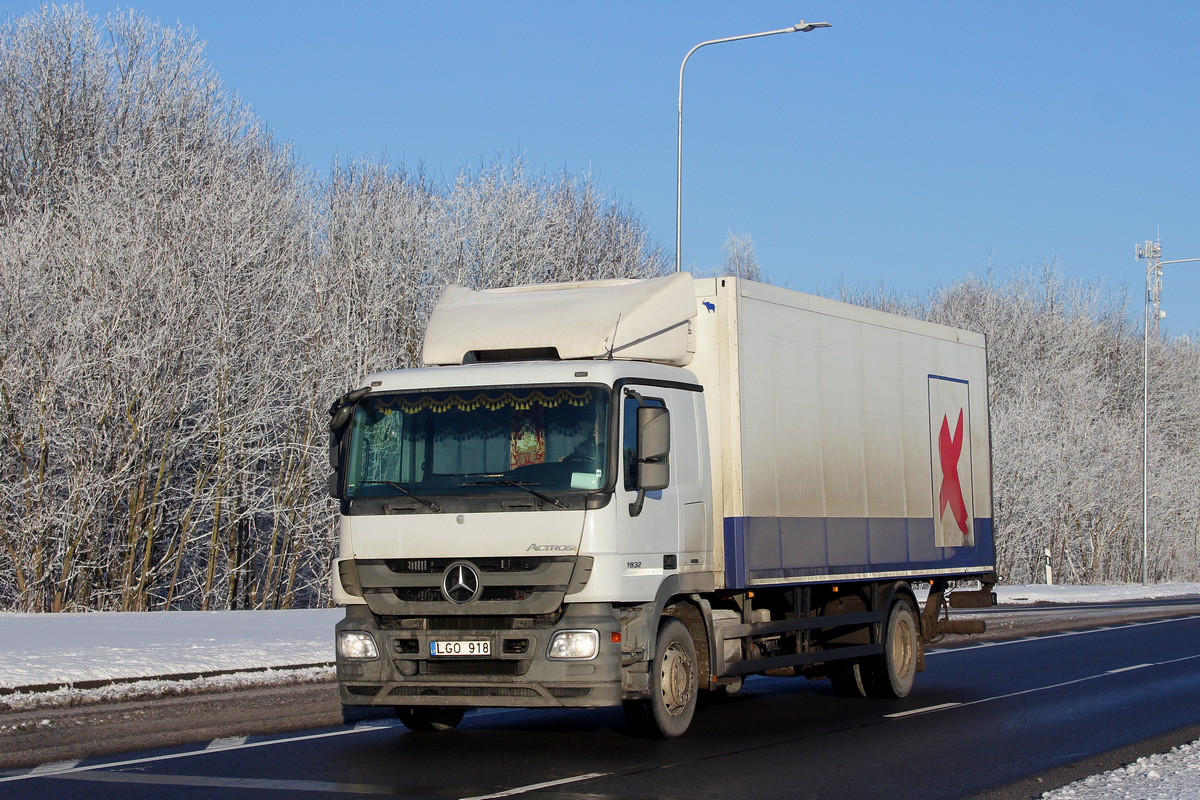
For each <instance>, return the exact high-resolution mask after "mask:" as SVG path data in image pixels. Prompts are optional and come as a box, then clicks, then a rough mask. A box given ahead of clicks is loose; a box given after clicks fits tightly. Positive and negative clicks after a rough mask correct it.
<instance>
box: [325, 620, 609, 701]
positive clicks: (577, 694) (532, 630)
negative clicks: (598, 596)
mask: <svg viewBox="0 0 1200 800" xmlns="http://www.w3.org/2000/svg"><path fill="white" fill-rule="evenodd" d="M384 619H386V620H387V621H386V622H385V623H383V624H381V622H380V618H377V617H376V616H375V615H373V614H372V613H371V612H370V610H369V609H368V608H367V607H366V606H361V605H359V606H348V607H347V609H346V617H345V619H343V620H342V621H341V622H339V623H338V625H337V630H338V631H339V632H341V631H344V630H345V631H365V632H367V633H369V634H371V636H372V637H374V639H375V643H376V646H377V648H378V650H379V657H378V658H375V659H346V658H342V656H341V654H340V653H339V654H338V657H337V679H338V692H339V694H340V695H341V700H342V703H343V704H344V705H362V706H373V705H375V706H377V705H392V706H470V707H519V708H595V707H600V706H615V705H620V703H621V698H622V692H621V645H620V643H619V642H614V641H613V634H614V633H619V632H620V630H621V623H620V621H619V620H618V619H617V618H616V617H615V616H614V615H613V611H612V608H611V606H607V605H604V604H599V603H595V604H593V603H583V604H567V605H566V606H565V610H564V613H563V614H562V616H561V617H560V618H559V619H557V620H555V621H554V622H553V623H548V622H543V621H540V620H538V619H534V618H520V617H514V618H511V619H505V624H504V625H503V626H489V627H484V623H483V622H482V621H481V620H479V619H478V618H464V619H462V620H461V622H460V621H459V620H458V619H457V618H447V617H438V618H422V617H417V618H402V619H392V618H384ZM490 619H491V620H496V619H497V618H495V617H492V618H490ZM452 621H453V622H455V623H457V624H455V625H454V627H443V626H446V625H448V623H449V622H452ZM581 629H586V630H595V631H597V632H598V634H599V640H600V643H599V649H598V652H597V653H596V656H595V658H592V659H590V660H586V661H584V660H551V659H549V658H547V657H546V649H547V647H548V645H549V643H550V638H551V637H552V636H553V635H554V633H555V632H556V631H561V630H581ZM466 640H486V641H488V642H489V643H490V645H491V655H489V656H486V657H481V658H477V657H470V656H443V657H434V656H431V655H430V642H431V641H466Z"/></svg>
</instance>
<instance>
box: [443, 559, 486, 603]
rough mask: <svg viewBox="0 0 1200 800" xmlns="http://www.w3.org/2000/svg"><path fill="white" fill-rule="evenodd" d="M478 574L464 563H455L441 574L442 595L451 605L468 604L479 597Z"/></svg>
mask: <svg viewBox="0 0 1200 800" xmlns="http://www.w3.org/2000/svg"><path fill="white" fill-rule="evenodd" d="M479 589H480V586H479V573H478V572H476V571H475V568H474V567H472V566H471V565H470V564H468V563H467V562H465V561H456V562H454V563H453V564H451V565H450V566H448V567H446V571H445V572H444V573H442V594H443V595H445V597H446V599H447V600H449V601H450V602H451V603H458V604H459V605H461V604H463V603H469V602H471V601H472V600H474V599H476V598H477V597H479Z"/></svg>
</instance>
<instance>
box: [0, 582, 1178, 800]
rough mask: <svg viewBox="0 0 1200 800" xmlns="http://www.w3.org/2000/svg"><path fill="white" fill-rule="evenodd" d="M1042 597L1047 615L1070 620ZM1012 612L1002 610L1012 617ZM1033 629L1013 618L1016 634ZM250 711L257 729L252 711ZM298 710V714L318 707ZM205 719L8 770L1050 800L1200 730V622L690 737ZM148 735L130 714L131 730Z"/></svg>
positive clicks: (226, 789)
mask: <svg viewBox="0 0 1200 800" xmlns="http://www.w3.org/2000/svg"><path fill="white" fill-rule="evenodd" d="M1123 605H1125V606H1129V607H1130V609H1129V611H1130V613H1135V614H1137V613H1143V614H1145V613H1150V612H1148V611H1145V609H1146V608H1147V607H1146V606H1145V605H1144V604H1140V603H1138V604H1123ZM1155 607H1156V608H1157V610H1156V611H1155V612H1153V613H1155V614H1157V615H1159V616H1161V615H1162V614H1163V613H1170V614H1195V613H1196V612H1197V609H1196V608H1195V601H1191V605H1188V604H1174V605H1168V606H1167V607H1166V608H1164V607H1163V604H1155ZM1033 609H1034V610H1033V611H1030V612H1029V613H1031V614H1034V616H1036V617H1038V619H1037V620H1031V621H1030V624H1031V625H1036V624H1042V620H1041V616H1040V615H1044V614H1045V613H1049V614H1050V616H1051V617H1053V616H1054V610H1053V609H1051V608H1049V607H1033ZM1139 609H1141V611H1139ZM1113 611H1114V607H1113V606H1109V605H1104V606H1102V607H1099V608H1098V610H1097V613H1099V612H1106V613H1105V614H1103V618H1104V619H1105V620H1112V619H1113V618H1114V613H1113ZM987 613H989V614H993V613H996V612H987ZM1071 613H1072V614H1079V615H1080V617H1081V619H1080V622H1079V624H1087V623H1089V622H1090V623H1091V624H1095V622H1096V619H1095V618H1094V616H1093V617H1090V618H1088V619H1084V617H1089V614H1090V613H1091V612H1088V611H1087V610H1086V609H1078V608H1077V609H1073V610H1072V611H1071ZM999 614H1000V616H996V617H995V618H994V620H995V621H996V622H997V623H998V622H999V621H1000V620H1001V619H1011V616H1012V615H1011V614H1010V615H1008V616H1004V615H1003V610H1001V611H1000V612H999ZM1019 630H1020V626H1019V625H1017V624H1015V623H1014V625H1013V626H1011V628H1010V634H1015V633H1016V632H1018V631H1019ZM292 688H293V691H294V687H292ZM318 690H319V687H314V689H313V691H318ZM210 700H211V702H214V703H218V704H219V703H221V702H222V700H221V698H219V697H214V698H210ZM229 702H236V700H230V701H229ZM275 702H276V703H279V698H275ZM269 705H270V702H269V701H266V702H265V703H264V706H269ZM285 705H289V706H290V705H291V704H285ZM317 705H319V703H318V704H317ZM234 712H235V713H234V716H235V717H237V716H239V714H240V716H241V719H242V722H243V724H245V721H246V719H247V714H248V713H253V712H249V711H247V709H246V708H243V709H241V710H240V711H238V710H236V709H234ZM107 713H109V714H110V717H109V718H108V721H107V722H103V721H96V722H95V723H94V724H87V723H85V724H84V725H83V727H84V728H85V729H87V730H90V731H91V733H92V738H93V739H101V738H105V737H106V736H107V732H108V731H110V730H114V731H116V730H119V729H121V726H122V723H123V721H127V719H128V718H127V717H123V716H122V715H124V714H127V713H128V712H124V711H121V710H113V709H109V711H108V712H107ZM294 714H295V719H294V720H293V722H294V723H296V724H302V720H303V719H304V718H305V714H304V713H303V712H302V711H295V712H294ZM203 719H204V715H203V714H201V713H199V712H193V713H189V712H188V711H187V704H186V703H183V704H181V707H180V709H179V715H178V717H177V718H176V723H175V727H183V728H185V729H186V728H187V726H188V722H189V720H191V721H194V722H195V726H196V729H195V730H194V733H195V734H198V735H196V736H194V737H193V738H202V739H204V740H205V741H204V743H202V744H199V745H176V746H172V747H166V748H162V749H157V750H143V751H134V752H128V753H125V754H123V755H118V756H108V757H101V758H94V759H89V760H83V761H80V762H77V761H76V760H75V758H71V759H69V760H67V761H65V762H63V763H59V764H45V763H44V761H45V760H49V759H43V761H42V762H39V763H42V764H43V765H42V766H41V767H38V768H36V769H35V770H33V771H32V772H29V771H25V770H14V771H13V772H12V773H10V774H8V775H5V776H2V777H0V795H2V796H4V797H6V798H35V797H36V798H77V797H89V798H142V797H145V798H151V797H153V798H156V800H158V799H159V798H176V797H177V798H201V797H204V798H251V797H253V798H255V799H256V800H262V798H269V797H272V796H280V797H283V796H298V797H300V796H311V797H315V798H343V797H344V798H349V797H360V796H362V795H383V796H392V797H412V798H418V797H419V798H431V797H433V798H442V797H458V798H484V797H497V796H530V797H538V798H549V797H553V798H561V799H564V800H565V798H584V797H586V798H597V799H599V798H680V800H682V799H683V798H712V799H713V800H723V799H724V798H746V797H754V798H806V797H814V798H822V800H833V799H834V798H869V797H876V796H878V797H885V798H897V799H900V798H921V799H922V800H934V799H936V798H964V797H971V796H977V797H980V798H983V797H988V798H1002V797H1003V798H1015V797H1036V796H1038V795H1040V793H1041V792H1042V791H1045V790H1047V789H1049V788H1053V786H1054V785H1059V784H1060V783H1065V782H1069V781H1070V780H1074V779H1075V778H1077V777H1081V775H1080V774H1075V773H1080V772H1081V773H1082V774H1091V773H1092V772H1096V771H1100V770H1101V769H1107V768H1111V767H1112V766H1116V764H1110V763H1107V762H1108V761H1111V760H1112V759H1113V758H1127V757H1128V758H1132V757H1136V755H1140V754H1144V753H1143V752H1142V751H1141V749H1140V748H1145V747H1153V748H1154V749H1155V750H1159V749H1165V747H1169V746H1170V743H1177V741H1191V740H1192V739H1194V738H1197V736H1200V616H1187V617H1184V618H1181V619H1174V620H1156V621H1143V622H1134V623H1132V624H1125V625H1122V626H1120V627H1112V628H1107V629H1099V630H1095V629H1093V630H1088V631H1082V632H1079V631H1077V632H1067V633H1058V634H1050V635H1042V636H1038V637H1036V638H1029V639H1009V640H1005V641H990V642H982V643H979V644H974V645H966V646H960V647H954V648H950V649H945V650H940V651H937V652H933V653H931V654H930V655H929V658H928V669H927V670H926V672H925V673H923V674H922V675H920V676H918V681H917V687H916V689H915V690H914V692H913V694H912V695H911V696H910V697H908V698H906V699H904V700H895V701H879V700H848V699H845V698H838V697H834V696H833V695H832V693H831V692H830V690H829V688H828V685H827V684H826V683H824V682H818V683H810V682H808V681H806V680H804V679H778V678H755V679H752V680H749V681H747V684H746V688H745V689H744V690H743V692H742V693H741V694H739V695H737V696H734V697H728V698H719V699H715V700H714V701H713V702H710V703H707V704H706V706H705V707H704V708H702V709H701V711H700V712H699V713H698V714H697V717H696V720H695V722H694V723H693V727H692V730H691V731H690V732H689V734H688V735H687V736H686V737H684V738H682V739H678V740H674V741H669V742H662V741H651V740H644V739H636V738H632V737H631V736H630V735H629V734H628V732H627V730H626V729H625V727H624V721H623V718H622V716H621V713H620V711H619V710H600V711H558V712H547V711H539V712H532V711H490V712H489V711H483V712H477V713H474V714H471V715H468V717H467V718H466V719H465V720H464V722H463V724H462V725H461V726H460V727H459V728H458V729H457V730H455V731H452V732H449V733H445V734H414V733H410V732H408V731H406V730H405V729H403V728H401V727H398V726H397V724H396V723H395V722H394V720H393V719H391V718H380V719H373V720H365V721H363V722H361V723H359V724H358V725H357V726H355V727H345V726H340V725H329V726H327V727H323V728H315V729H310V730H306V731H302V732H298V733H291V734H273V735H263V736H251V737H249V738H246V737H245V736H243V735H233V734H229V735H224V736H222V738H217V739H216V740H215V741H214V740H212V739H211V738H210V737H212V736H214V735H216V734H214V733H213V731H217V733H220V726H217V727H214V728H212V729H211V730H210V729H201V726H202V724H203ZM50 727H53V725H51V726H50ZM137 730H138V726H137V725H135V724H130V725H129V731H128V732H127V739H128V741H129V742H136V741H137ZM243 730H245V728H243ZM1182 737H1186V738H1182ZM0 741H2V740H0ZM1164 745H1165V746H1164ZM130 749H131V750H132V749H133V748H130ZM1145 752H1152V751H1145ZM1039 778H1040V779H1041V783H1039V782H1038V780H1039Z"/></svg>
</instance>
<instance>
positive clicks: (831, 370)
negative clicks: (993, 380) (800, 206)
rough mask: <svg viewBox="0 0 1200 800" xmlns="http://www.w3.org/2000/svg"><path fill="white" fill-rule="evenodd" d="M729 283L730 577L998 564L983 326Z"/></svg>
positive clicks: (809, 576)
mask: <svg viewBox="0 0 1200 800" xmlns="http://www.w3.org/2000/svg"><path fill="white" fill-rule="evenodd" d="M717 283H718V284H719V283H720V280H718V281H717ZM727 284H733V287H732V288H733V291H731V292H728V293H727V294H726V295H724V296H723V295H722V293H721V292H720V291H718V292H717V294H718V297H722V299H724V300H725V304H724V305H727V304H735V305H736V308H722V307H721V306H722V305H723V304H722V303H717V306H718V307H717V312H718V316H721V317H722V318H723V319H725V320H727V321H728V322H727V324H728V325H729V326H730V327H731V328H732V331H731V332H730V333H729V334H727V335H726V336H725V340H726V341H727V342H729V343H730V344H729V347H728V348H727V349H726V350H725V352H723V353H721V354H720V355H721V356H722V360H724V361H725V362H727V363H728V364H731V365H732V368H726V367H725V366H724V365H719V368H718V369H717V370H715V371H716V373H717V383H718V384H721V386H720V388H721V393H722V396H723V397H724V398H727V401H726V402H725V403H723V408H722V413H723V415H724V417H725V418H724V419H723V420H722V421H721V428H722V429H721V431H720V436H721V439H720V441H721V448H722V453H721V456H720V460H717V458H716V457H715V456H714V465H718V464H719V465H720V466H721V468H722V469H725V470H730V471H732V475H725V476H723V477H722V480H721V484H722V485H723V486H724V487H725V490H724V491H723V493H722V495H723V497H722V498H721V503H720V505H719V506H718V508H720V509H721V510H722V513H721V514H719V515H717V516H718V521H719V522H720V524H721V527H722V530H720V531H718V532H717V536H718V537H719V541H720V545H719V548H720V549H721V550H722V559H720V563H722V564H723V565H724V567H725V574H724V583H725V587H726V588H741V587H751V586H755V585H763V584H786V583H804V582H814V581H828V580H853V579H864V580H866V579H878V578H886V577H899V576H907V577H914V578H915V577H922V576H928V577H936V576H938V575H963V574H974V573H979V572H986V571H990V570H991V569H993V565H994V551H993V542H992V518H991V477H990V471H991V460H990V441H989V435H990V433H989V426H988V409H987V371H986V370H987V367H986V356H985V349H984V346H983V338H982V337H981V336H978V335H977V334H971V333H967V332H957V331H953V330H951V329H948V328H945V327H941V326H933V325H927V324H925V323H921V322H919V321H914V320H907V319H903V318H899V317H894V316H892V315H887V314H882V313H879V312H873V311H869V310H866V309H856V308H854V307H850V306H845V305H844V304H840V303H833V302H831V301H823V300H822V299H821V298H811V297H809V296H808V295H801V294H798V293H794V292H789V291H786V290H781V289H776V288H774V287H767V286H763V285H761V284H753V283H747V282H736V281H732V280H730V281H727ZM718 288H719V287H718ZM729 288H730V287H729V286H728V285H727V286H726V289H729ZM720 312H725V313H724V314H723V315H722V314H721V313H720ZM695 366H696V365H694V366H693V368H695ZM701 379H702V381H703V380H704V378H703V377H702V378H701ZM706 391H708V386H707V384H706ZM714 483H716V479H715V478H714Z"/></svg>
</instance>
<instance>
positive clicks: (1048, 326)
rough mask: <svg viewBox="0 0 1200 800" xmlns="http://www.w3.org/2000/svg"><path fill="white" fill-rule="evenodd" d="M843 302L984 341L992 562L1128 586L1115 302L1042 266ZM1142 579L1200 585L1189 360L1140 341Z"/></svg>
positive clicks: (1123, 317) (1131, 380) (1196, 430)
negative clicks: (1146, 438) (1145, 410)
mask: <svg viewBox="0 0 1200 800" xmlns="http://www.w3.org/2000/svg"><path fill="white" fill-rule="evenodd" d="M841 296H842V298H843V299H846V300H848V301H851V302H858V303H860V304H865V305H870V306H873V307H878V308H882V309H884V310H887V311H892V312H895V313H904V314H908V315H911V316H918V317H923V318H926V319H929V320H932V321H934V322H940V323H944V324H948V325H953V326H955V327H960V328H966V329H969V330H975V331H979V332H981V333H984V334H986V335H987V341H988V373H989V381H990V396H991V412H992V420H991V421H992V449H993V456H992V463H993V470H994V482H993V489H994V503H995V508H994V511H995V518H996V544H997V560H998V565H999V568H1000V572H1001V574H1002V575H1003V576H1004V577H1005V579H1007V580H1010V581H1014V582H1032V581H1036V580H1038V579H1039V574H1040V570H1039V565H1040V564H1041V559H1042V553H1043V551H1044V550H1046V549H1049V550H1050V552H1051V565H1052V566H1053V567H1054V572H1055V574H1056V575H1057V576H1059V579H1060V580H1063V581H1065V582H1079V583H1097V582H1126V581H1134V580H1138V579H1140V576H1141V523H1142V518H1141V488H1142V483H1141V476H1142V464H1141V453H1142V451H1141V447H1142V370H1141V367H1142V360H1141V356H1142V342H1141V334H1142V331H1141V326H1139V325H1136V324H1132V323H1131V322H1130V319H1131V317H1132V316H1133V315H1131V314H1130V308H1129V304H1128V299H1127V297H1126V296H1125V295H1124V294H1110V293H1105V292H1103V291H1102V290H1101V289H1100V288H1099V287H1098V286H1096V285H1092V284H1087V283H1084V282H1082V281H1079V280H1078V279H1074V278H1068V277H1065V276H1064V275H1063V272H1062V269H1061V267H1060V265H1058V264H1056V263H1053V262H1051V263H1048V264H1045V265H1043V266H1042V267H1041V268H1039V269H1037V270H1030V271H1023V272H1018V273H1015V274H1013V275H1011V276H1008V278H1007V279H1005V280H1003V281H1001V280H999V279H997V277H996V276H995V275H994V274H989V275H986V276H984V277H968V278H966V279H964V280H962V281H959V282H957V283H955V284H953V285H951V286H948V287H943V288H941V289H939V290H936V291H935V292H933V293H932V294H931V295H930V296H928V297H926V298H905V297H900V296H898V295H896V294H895V293H893V292H886V291H878V292H856V291H853V290H849V289H845V288H843V290H842V292H841ZM1149 344H1150V354H1151V362H1152V369H1151V384H1152V385H1151V391H1150V408H1151V413H1150V418H1151V421H1152V427H1151V430H1150V449H1149V454H1150V474H1151V476H1152V478H1151V480H1152V485H1153V487H1154V495H1153V496H1152V498H1151V515H1150V531H1151V534H1150V564H1151V574H1152V575H1153V576H1155V577H1156V578H1161V579H1164V580H1197V579H1200V548H1198V547H1197V535H1198V531H1200V516H1198V515H1200V498H1198V497H1197V495H1196V493H1195V490H1194V487H1195V486H1196V484H1197V481H1200V461H1198V460H1197V459H1196V457H1195V455H1196V452H1197V448H1198V447H1200V427H1198V426H1200V350H1197V348H1196V346H1195V345H1194V344H1193V343H1191V342H1190V341H1188V340H1186V339H1177V340H1173V341H1166V340H1163V339H1152V340H1151V341H1150V343H1149Z"/></svg>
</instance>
